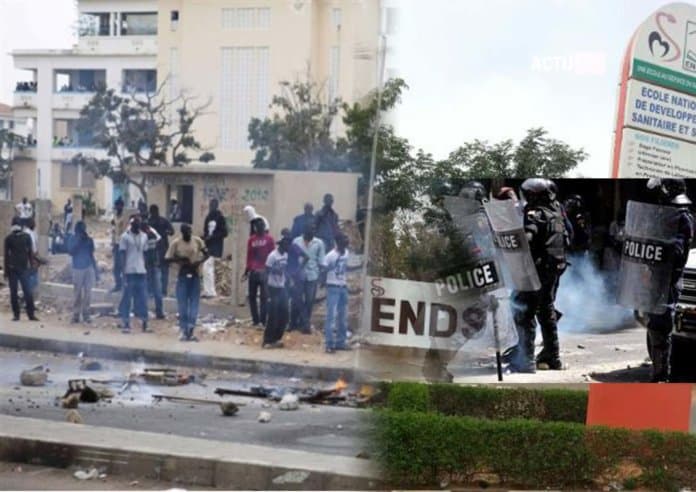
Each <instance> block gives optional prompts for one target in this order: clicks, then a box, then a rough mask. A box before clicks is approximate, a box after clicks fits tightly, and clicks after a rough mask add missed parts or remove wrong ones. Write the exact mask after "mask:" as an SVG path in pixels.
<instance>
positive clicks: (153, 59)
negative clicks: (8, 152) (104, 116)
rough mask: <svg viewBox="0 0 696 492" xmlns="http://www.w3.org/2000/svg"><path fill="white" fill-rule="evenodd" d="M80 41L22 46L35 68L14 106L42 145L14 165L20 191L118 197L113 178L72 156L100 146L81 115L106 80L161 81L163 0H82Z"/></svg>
mask: <svg viewBox="0 0 696 492" xmlns="http://www.w3.org/2000/svg"><path fill="white" fill-rule="evenodd" d="M78 9H79V22H78V35H79V39H78V43H77V44H76V45H75V46H74V47H73V48H72V49H69V50H53V49H45V50H18V51H15V52H13V53H12V56H13V58H14V64H15V67H16V68H19V69H24V70H26V71H27V79H26V80H25V81H20V82H18V84H17V87H16V89H17V90H16V91H15V93H14V101H13V109H14V114H15V116H16V117H22V118H26V119H28V120H29V121H30V122H31V127H32V132H31V133H32V134H31V135H28V136H29V138H30V140H31V141H32V142H33V141H35V142H36V143H35V145H33V146H29V147H27V148H26V149H25V150H24V151H23V153H22V154H21V159H20V160H18V161H16V162H15V163H14V165H13V178H12V189H13V198H15V199H16V198H18V197H22V196H27V197H29V198H50V199H52V200H53V202H54V204H61V205H62V203H64V202H65V200H66V199H67V198H69V197H71V196H73V195H75V194H80V195H84V194H87V193H88V192H92V193H93V194H94V196H95V197H97V199H98V203H99V205H100V206H106V204H108V203H111V201H112V200H113V199H115V196H114V193H115V194H118V193H120V190H118V189H116V190H113V187H112V184H111V182H110V181H109V180H108V179H105V180H95V179H94V176H92V175H91V173H89V172H84V170H83V169H80V168H78V167H77V166H74V165H72V164H70V162H69V161H70V159H71V158H72V157H73V156H74V155H76V154H77V153H78V152H82V153H83V154H94V155H97V154H99V153H102V154H104V151H103V150H99V149H95V148H94V146H93V145H92V142H91V141H90V136H89V134H87V133H80V132H79V131H78V130H77V128H76V124H75V123H76V121H77V119H78V117H79V113H80V109H82V108H83V107H84V106H85V105H86V104H87V102H88V101H89V100H90V98H91V97H92V96H93V94H94V89H95V88H96V87H97V86H98V85H99V84H106V85H107V86H108V87H111V88H118V89H120V90H122V91H123V92H128V93H131V92H132V91H136V92H138V91H148V90H152V89H154V88H155V86H156V83H157V72H156V66H157V1H156V0H80V2H79V4H78Z"/></svg>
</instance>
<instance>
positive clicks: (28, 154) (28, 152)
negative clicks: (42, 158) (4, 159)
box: [14, 146, 36, 161]
mask: <svg viewBox="0 0 696 492" xmlns="http://www.w3.org/2000/svg"><path fill="white" fill-rule="evenodd" d="M14 157H15V158H17V159H29V160H32V161H35V160H36V146H25V147H22V148H21V149H16V150H15V151H14Z"/></svg>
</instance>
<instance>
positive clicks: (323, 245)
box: [242, 194, 350, 353]
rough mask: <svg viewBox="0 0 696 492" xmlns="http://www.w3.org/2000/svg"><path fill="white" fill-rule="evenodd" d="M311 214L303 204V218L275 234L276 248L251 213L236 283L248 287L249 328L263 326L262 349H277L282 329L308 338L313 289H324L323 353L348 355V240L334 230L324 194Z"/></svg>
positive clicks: (263, 221)
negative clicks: (322, 286) (244, 257)
mask: <svg viewBox="0 0 696 492" xmlns="http://www.w3.org/2000/svg"><path fill="white" fill-rule="evenodd" d="M249 212H250V213H251V212H253V210H249ZM313 212H314V206H313V205H312V204H311V203H306V204H305V207H304V213H303V214H301V215H298V216H297V217H295V219H294V220H293V224H292V228H291V229H289V228H284V229H283V230H282V231H281V238H280V240H278V241H277V242H275V241H274V240H273V238H272V237H271V235H270V234H269V231H268V229H269V227H268V221H267V220H266V219H265V218H264V217H262V216H256V215H255V212H254V215H248V217H249V218H250V223H251V235H250V237H249V239H248V241H247V261H246V269H245V271H244V275H243V277H242V278H243V280H246V281H247V282H248V286H249V290H248V298H249V309H250V311H251V318H252V322H253V324H254V325H255V326H260V325H265V331H264V337H263V347H264V348H278V347H282V346H283V343H282V341H281V340H282V337H283V334H284V333H285V331H286V329H287V331H299V332H301V333H305V334H309V333H311V332H312V324H311V319H312V308H313V306H314V302H315V299H316V293H317V288H318V287H319V284H320V283H324V284H325V285H326V292H327V298H326V299H327V306H326V309H327V312H326V320H325V324H324V344H325V351H326V352H327V353H334V352H335V351H336V350H350V347H349V345H348V344H347V341H346V338H347V332H348V330H347V305H348V286H347V282H346V270H347V269H346V267H347V262H348V249H347V248H348V239H347V237H346V236H345V235H344V234H343V233H342V232H341V231H340V229H339V226H338V215H337V214H336V212H335V211H334V210H333V196H332V195H330V194H326V195H325V196H324V205H323V207H322V209H321V210H320V211H319V212H318V213H317V214H314V213H313ZM317 231H319V232H317ZM319 234H321V235H319ZM327 251H328V253H327ZM334 321H335V323H334Z"/></svg>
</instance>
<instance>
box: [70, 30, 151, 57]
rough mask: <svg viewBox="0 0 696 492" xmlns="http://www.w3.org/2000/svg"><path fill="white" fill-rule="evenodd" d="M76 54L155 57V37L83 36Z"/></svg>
mask: <svg viewBox="0 0 696 492" xmlns="http://www.w3.org/2000/svg"><path fill="white" fill-rule="evenodd" d="M75 52H76V53H81V54H85V53H89V54H95V55H153V56H156V55H157V36H152V35H147V36H135V35H133V36H118V37H116V36H83V37H81V38H80V40H79V42H78V44H77V48H76V50H75Z"/></svg>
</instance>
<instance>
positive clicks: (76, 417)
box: [65, 409, 84, 480]
mask: <svg viewBox="0 0 696 492" xmlns="http://www.w3.org/2000/svg"><path fill="white" fill-rule="evenodd" d="M65 421H66V422H69V423H71V424H83V423H84V422H83V420H82V416H81V415H80V413H79V412H78V411H77V410H75V409H71V410H68V411H67V412H66V414H65ZM83 480H84V479H83Z"/></svg>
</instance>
